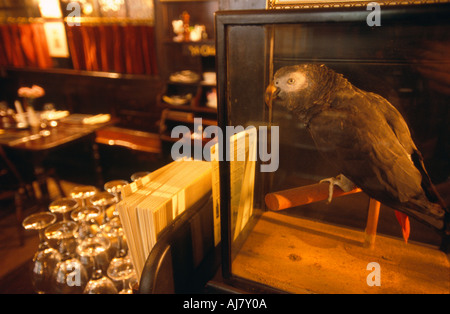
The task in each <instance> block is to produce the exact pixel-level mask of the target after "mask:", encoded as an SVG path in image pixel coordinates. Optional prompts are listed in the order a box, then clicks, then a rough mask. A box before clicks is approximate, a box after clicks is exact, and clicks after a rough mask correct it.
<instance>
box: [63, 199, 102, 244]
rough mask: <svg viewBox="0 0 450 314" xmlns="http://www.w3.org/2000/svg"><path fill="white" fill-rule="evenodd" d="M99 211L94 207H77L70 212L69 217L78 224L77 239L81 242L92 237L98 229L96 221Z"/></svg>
mask: <svg viewBox="0 0 450 314" xmlns="http://www.w3.org/2000/svg"><path fill="white" fill-rule="evenodd" d="M100 214H101V212H100V209H99V208H98V207H94V206H87V207H79V208H77V209H75V210H74V211H72V213H71V214H70V217H71V218H72V219H73V220H74V221H75V222H77V223H78V226H79V227H78V232H77V235H76V236H77V238H78V239H79V240H80V241H82V240H84V239H87V238H92V237H94V236H95V235H96V234H97V233H98V232H99V229H100V227H99V226H98V224H97V221H96V219H97V218H98V217H100Z"/></svg>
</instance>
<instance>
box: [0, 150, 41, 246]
mask: <svg viewBox="0 0 450 314" xmlns="http://www.w3.org/2000/svg"><path fill="white" fill-rule="evenodd" d="M0 199H1V200H8V199H13V200H14V206H15V213H16V218H17V232H18V234H19V242H20V245H21V246H22V245H23V244H24V230H23V227H22V221H23V219H24V216H23V211H24V205H25V203H26V201H30V203H31V202H33V203H34V204H37V202H36V195H35V193H34V189H33V186H32V182H26V181H25V180H24V179H23V178H22V176H21V174H20V172H19V171H18V170H17V168H16V166H15V165H14V164H13V163H12V162H11V160H10V159H9V158H8V156H7V155H6V153H5V151H4V150H3V147H1V146H0Z"/></svg>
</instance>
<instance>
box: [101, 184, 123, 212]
mask: <svg viewBox="0 0 450 314" xmlns="http://www.w3.org/2000/svg"><path fill="white" fill-rule="evenodd" d="M128 183H129V182H128V181H126V180H112V181H108V182H106V183H105V186H104V188H105V191H107V192H109V193H110V194H112V195H114V197H115V198H116V201H115V202H116V203H119V202H120V201H121V200H122V194H121V191H122V187H123V186H125V185H127V184H128ZM113 216H119V212H118V211H117V209H116V208H114V212H113Z"/></svg>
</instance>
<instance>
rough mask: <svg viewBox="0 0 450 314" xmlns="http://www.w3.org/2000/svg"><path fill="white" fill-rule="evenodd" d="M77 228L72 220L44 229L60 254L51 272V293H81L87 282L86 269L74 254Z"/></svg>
mask: <svg viewBox="0 0 450 314" xmlns="http://www.w3.org/2000/svg"><path fill="white" fill-rule="evenodd" d="M77 229H78V224H77V223H75V222H74V221H61V222H57V223H55V224H53V225H51V226H49V227H47V228H46V229H45V235H46V237H47V238H48V239H49V241H50V243H52V242H53V246H56V247H58V248H59V252H60V254H61V261H60V262H59V263H58V264H57V265H56V268H55V270H54V272H53V277H52V278H53V279H52V282H53V287H52V288H53V289H52V292H53V293H62V294H70V293H82V292H83V289H84V287H85V286H86V283H87V282H88V275H87V272H86V269H85V268H84V266H83V264H81V262H80V260H79V259H78V258H77V256H76V246H77V240H76V238H75V233H76V231H77Z"/></svg>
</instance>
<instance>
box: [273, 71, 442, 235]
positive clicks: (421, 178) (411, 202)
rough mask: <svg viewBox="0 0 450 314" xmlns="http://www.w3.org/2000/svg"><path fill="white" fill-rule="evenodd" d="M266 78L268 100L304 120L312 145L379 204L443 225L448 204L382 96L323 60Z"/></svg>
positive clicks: (402, 122)
mask: <svg viewBox="0 0 450 314" xmlns="http://www.w3.org/2000/svg"><path fill="white" fill-rule="evenodd" d="M272 84H273V87H275V88H276V97H274V98H273V105H282V106H284V107H286V108H288V109H289V110H291V111H292V112H293V114H294V115H295V116H297V118H298V119H299V120H300V121H302V122H303V123H304V124H305V125H306V126H307V128H308V130H309V131H310V133H311V136H312V138H313V139H314V142H315V144H316V147H317V148H318V150H319V151H321V152H322V153H323V154H324V155H325V156H326V157H327V159H329V160H330V161H332V162H334V163H335V164H336V166H337V168H338V169H339V171H340V173H342V174H343V175H345V176H346V177H347V178H349V179H350V180H351V181H353V182H354V183H355V184H356V185H357V186H358V187H360V188H361V189H362V190H363V191H364V192H365V193H366V194H368V195H369V196H370V197H372V198H374V199H377V200H378V201H380V202H382V203H384V204H385V205H387V206H390V207H392V208H394V209H396V210H399V211H401V212H404V213H405V214H407V215H410V216H412V217H415V218H416V219H418V220H419V221H422V222H424V223H426V224H428V225H430V226H432V227H434V228H435V229H438V230H442V229H443V228H444V221H445V220H446V219H448V217H449V213H448V209H447V208H446V206H445V204H444V203H443V202H442V200H441V198H440V197H439V195H438V194H437V192H436V190H435V189H434V186H433V184H432V183H431V180H430V178H429V176H428V174H427V172H426V169H425V167H424V164H423V158H422V155H421V154H420V152H419V151H418V149H417V147H416V145H415V144H414V142H413V140H412V138H411V134H410V131H409V129H408V126H407V124H406V122H405V120H404V119H403V117H402V115H401V114H400V112H399V111H398V110H397V109H396V108H395V107H394V106H392V105H391V104H390V103H389V102H388V101H387V100H386V99H384V98H383V97H381V96H380V95H377V94H374V93H371V92H366V91H363V90H361V89H358V88H357V87H355V86H353V85H352V84H351V83H350V82H349V81H348V80H347V79H345V78H344V77H343V76H342V75H341V74H338V73H336V72H334V71H333V70H331V69H329V68H328V67H326V66H324V65H314V64H305V65H295V66H288V67H283V68H281V69H279V70H278V71H277V72H276V73H275V76H274V81H273V83H272ZM267 99H268V98H267ZM446 211H447V213H446ZM444 216H446V217H444Z"/></svg>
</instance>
